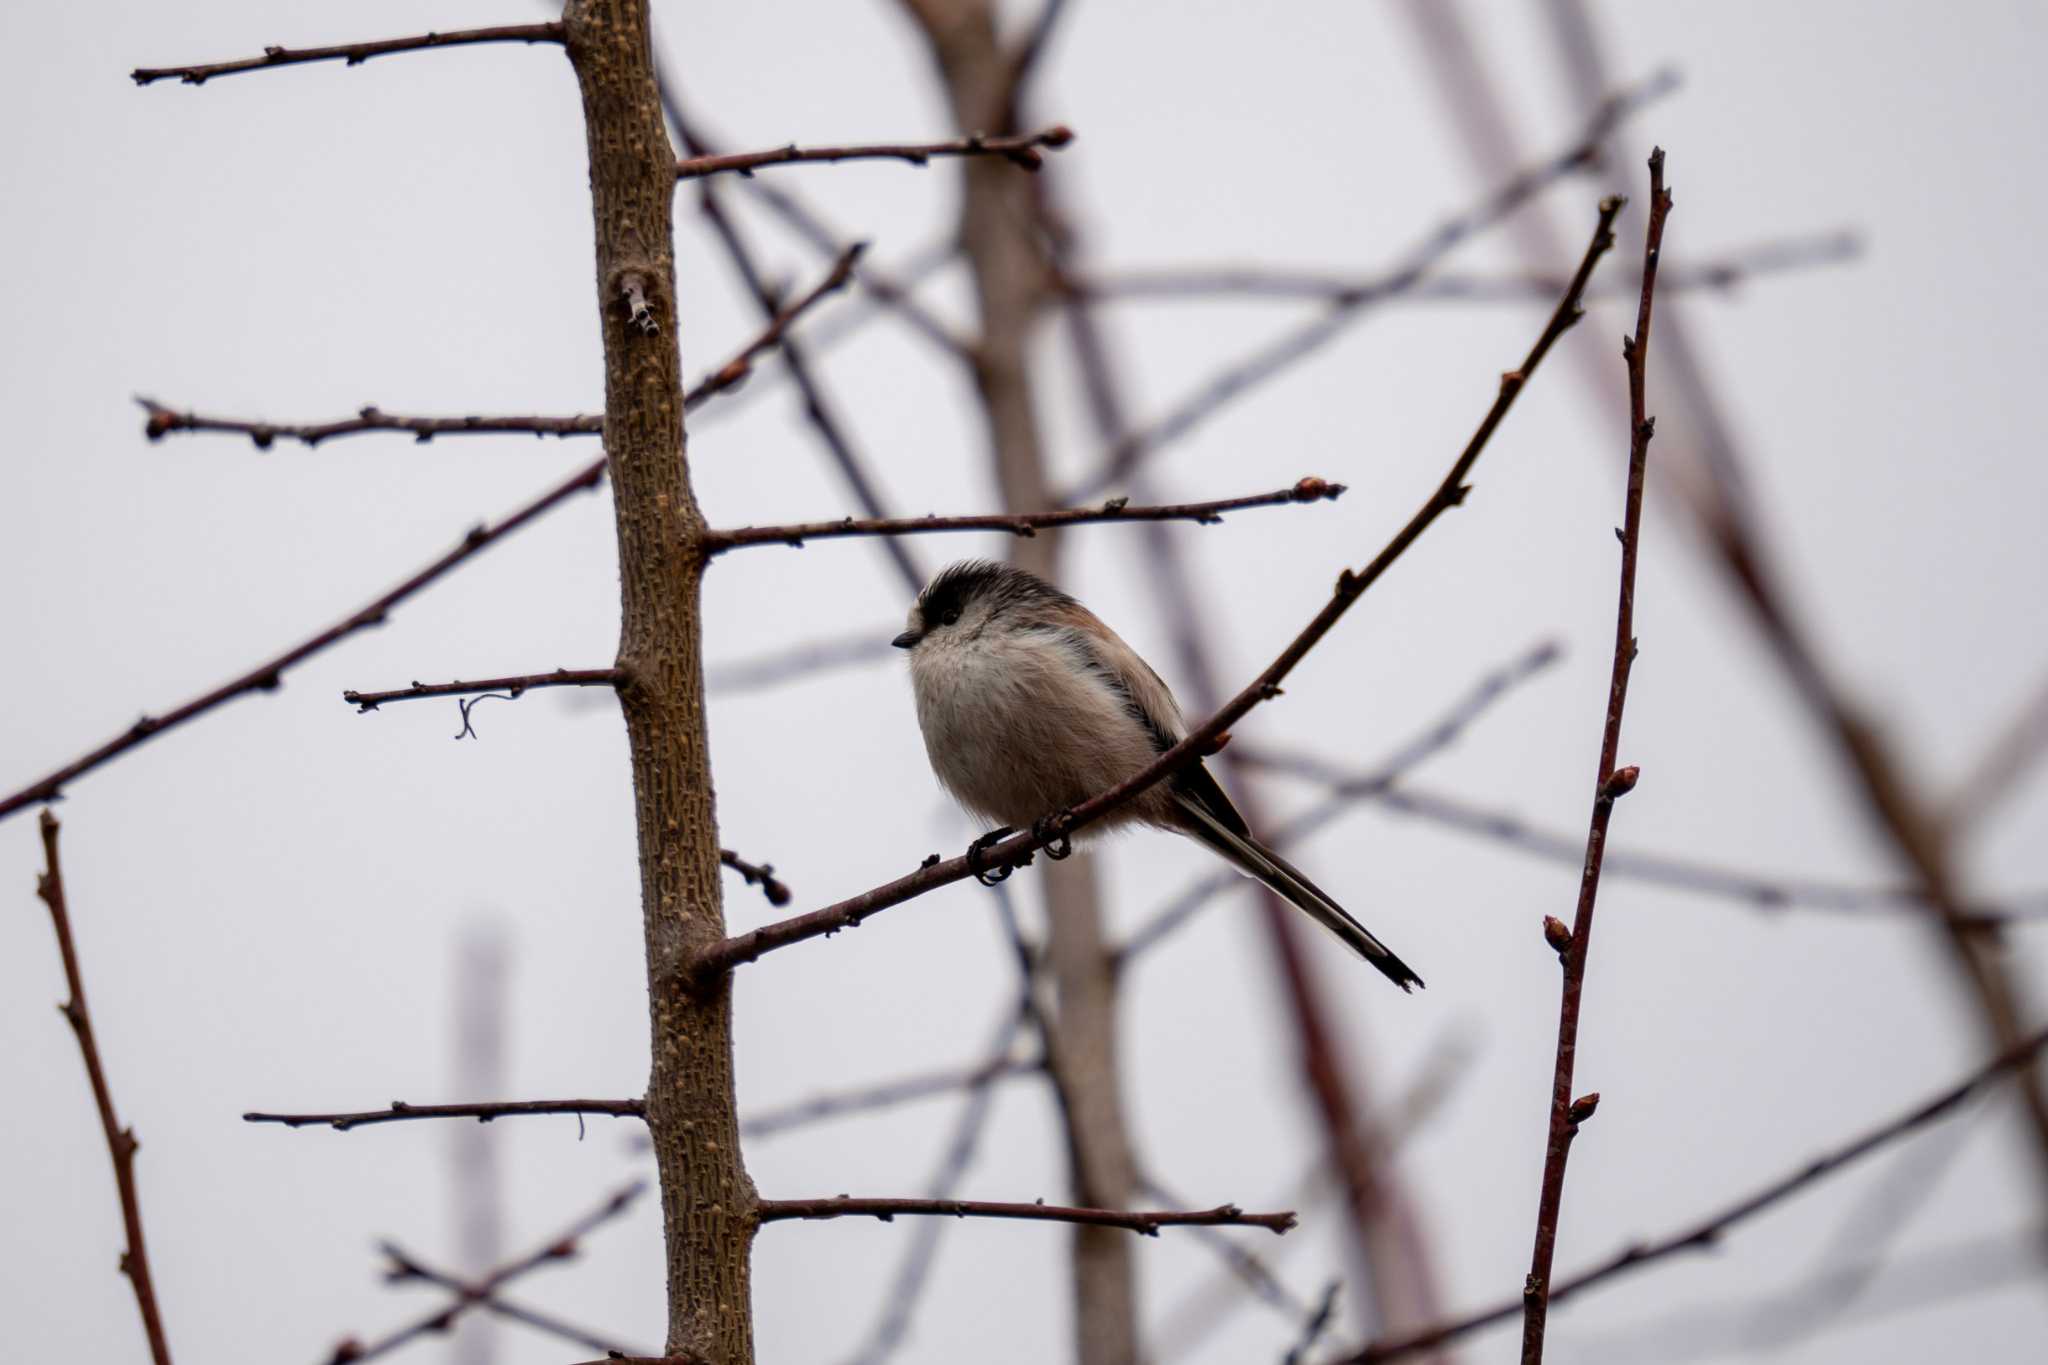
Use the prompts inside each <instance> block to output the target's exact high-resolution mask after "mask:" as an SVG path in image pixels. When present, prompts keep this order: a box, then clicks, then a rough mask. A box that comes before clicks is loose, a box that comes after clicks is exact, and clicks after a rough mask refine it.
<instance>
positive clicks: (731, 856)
mask: <svg viewBox="0 0 2048 1365" xmlns="http://www.w3.org/2000/svg"><path fill="white" fill-rule="evenodd" d="M718 861H719V862H721V863H723V864H725V865H726V866H727V867H729V868H731V869H732V870H733V871H735V872H737V873H739V874H740V879H741V880H742V881H744V882H745V883H746V884H747V885H748V886H758V887H760V888H761V894H762V895H764V896H766V897H767V898H768V903H769V904H770V905H773V906H776V907H777V908H780V907H782V906H785V905H788V904H789V900H790V896H789V887H788V886H787V885H785V884H784V883H783V882H781V881H779V880H777V878H776V876H775V865H774V864H773V863H750V862H748V861H747V860H746V859H745V858H742V857H740V855H739V854H737V853H735V852H733V851H732V850H731V849H729V848H721V849H720V850H718Z"/></svg>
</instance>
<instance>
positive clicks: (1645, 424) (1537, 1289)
mask: <svg viewBox="0 0 2048 1365" xmlns="http://www.w3.org/2000/svg"><path fill="white" fill-rule="evenodd" d="M1670 212H1671V193H1670V191H1668V190H1666V189H1665V188H1664V149H1663V148H1661V147H1659V148H1657V149H1656V150H1654V151H1652V152H1651V153H1650V220H1649V229H1648V231H1647V232H1646V233H1645V234H1644V237H1643V295H1642V302H1641V303H1640V304H1638V305H1637V308H1636V330H1635V335H1634V336H1632V337H1630V338H1629V339H1628V340H1626V341H1624V342H1623V343H1622V348H1621V353H1622V355H1623V356H1624V357H1625V358H1626V360H1627V364H1628V409H1629V460H1628V495H1627V499H1626V503H1625V508H1626V510H1625V512H1624V520H1623V523H1622V530H1621V531H1620V533H1619V534H1620V538H1621V594H1620V605H1619V607H1618V608H1617V610H1616V612H1615V622H1614V671H1613V676H1612V678H1611V679H1610V681H1609V682H1608V686H1607V720H1606V723H1605V725H1604V726H1603V727H1602V729H1601V733H1600V767H1599V770H1598V773H1597V774H1596V776H1595V778H1594V797H1593V817H1592V823H1591V828H1590V829H1589V830H1588V832H1587V834H1586V864H1585V871H1584V872H1583V873H1582V874H1581V875H1580V878H1579V904H1578V909H1577V912H1576V914H1575V915H1574V917H1573V919H1572V927H1571V938H1570V941H1569V943H1566V944H1557V943H1555V942H1553V946H1554V947H1556V948H1557V950H1558V956H1559V957H1560V958H1561V959H1562V960H1563V963H1564V989H1563V992H1562V1000H1561V1003H1560V1004H1559V1006H1558V1015H1557V1063H1556V1071H1555V1074H1554V1076H1553V1078H1552V1081H1551V1088H1550V1132H1549V1135H1548V1138H1547V1140H1546V1143H1545V1148H1544V1157H1543V1187H1542V1195H1541V1197H1540V1199H1539V1201H1538V1204H1537V1211H1536V1245H1535V1250H1534V1252H1533V1253H1532V1254H1531V1257H1530V1264H1529V1279H1528V1283H1527V1286H1526V1288H1524V1290H1523V1291H1522V1298H1523V1306H1524V1312H1523V1320H1522V1365H1541V1362H1542V1360H1543V1330H1544V1326H1545V1324H1546V1322H1547V1321H1548V1318H1549V1312H1550V1266H1551V1261H1552V1258H1553V1256H1554V1255H1555V1253H1556V1251H1557V1219H1558V1214H1559V1212H1560V1211H1561V1210H1562V1208H1563V1204H1564V1174H1565V1163H1566V1159H1567V1158H1568V1157H1569V1156H1570V1154H1571V1147H1572V1139H1573V1138H1575V1137H1577V1136H1578V1132H1579V1125H1580V1124H1581V1123H1582V1122H1584V1121H1585V1120H1586V1119H1588V1118H1591V1117H1592V1115H1593V1109H1594V1106H1596V1105H1597V1104H1598V1103H1599V1102H1600V1097H1599V1095H1598V1094H1589V1095H1585V1096H1581V1097H1578V1098H1574V1097H1573V1095H1572V1072H1573V1064H1574V1062H1575V1061H1576V1059H1577V1056H1578V1047H1579V1003H1580V998H1581V994H1582V992H1583V991H1584V990H1585V984H1586V959H1587V955H1588V952H1589V950H1590V949H1591V947H1592V941H1593V909H1594V900H1595V898H1596V897H1597V896H1598V894H1599V891H1600V866H1601V860H1602V857H1603V856H1604V855H1605V853H1606V851H1607V826H1608V822H1609V821H1610V820H1611V819H1612V817H1613V814H1614V803H1615V800H1616V799H1617V798H1619V797H1621V796H1624V795H1626V794H1627V793H1628V792H1629V791H1630V790H1631V789H1632V788H1633V787H1634V786H1635V784H1636V769H1635V768H1633V767H1628V768H1617V767H1616V766H1615V765H1616V762H1617V761H1618V754H1619V751H1620V748H1621V718H1622V712H1623V710H1624V709H1625V708H1626V707H1627V705H1628V682H1629V674H1630V671H1631V669H1632V668H1633V666H1634V664H1635V659H1636V648H1637V645H1636V635H1635V603H1636V562H1637V558H1638V556H1639V555H1640V554H1641V550H1642V540H1643V481H1644V477H1645V474H1646V473H1647V469H1648V464H1649V456H1650V438H1651V436H1652V434H1653V433H1654V432H1655V430H1656V422H1655V419H1654V418H1652V417H1650V416H1649V415H1648V413H1647V412H1646V410H1645V409H1646V405H1647V403H1648V401H1649V400H1648V371H1649V361H1650V317H1651V304H1652V301H1653V300H1654V298H1655V295H1656V288H1657V261H1658V258H1659V256H1661V255H1662V253H1663V249H1664V222H1665V219H1666V217H1667V216H1668V215H1669V214H1670ZM1554 922H1555V921H1552V923H1554ZM1549 932H1550V931H1549V930H1548V927H1547V926H1546V933H1549ZM1553 939H1554V935H1553Z"/></svg>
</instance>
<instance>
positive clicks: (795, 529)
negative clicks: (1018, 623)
mask: <svg viewBox="0 0 2048 1365" xmlns="http://www.w3.org/2000/svg"><path fill="white" fill-rule="evenodd" d="M1343 494H1344V485H1343V484H1341V483H1326V482H1324V481H1323V480H1321V479H1318V478H1314V477H1309V478H1304V479H1301V480H1300V481H1298V482H1296V483H1294V484H1291V485H1289V486H1288V487H1286V488H1280V489H1275V490H1274V491H1273V492H1271V493H1253V494H1249V495H1247V496H1244V497H1238V498H1219V499H1218V500H1216V501H1214V502H1188V503H1177V504H1173V505H1169V506H1162V507H1132V506H1130V505H1129V500H1128V499H1126V498H1111V499H1110V500H1109V501H1108V502H1105V503H1103V504H1102V505H1101V506H1100V507H1070V508H1065V509H1063V510H1060V511H1057V512H1027V513H1014V514H1013V513H1003V512H992V513H985V514H982V515H976V516H958V517H938V516H927V517H883V518H875V519H871V520H866V521H857V520H855V519H854V518H852V517H846V518H843V519H841V520H839V521H812V522H803V523H800V524H797V525H792V526H744V527H740V528H738V529H737V530H731V531H710V532H707V533H706V534H705V537H704V546H705V551H706V553H708V554H722V553H724V552H725V551H727V550H731V549H736V548H738V547H740V546H743V545H796V546H800V545H802V544H803V543H804V542H805V541H807V540H831V539H838V538H841V537H845V536H904V535H924V534H928V533H931V532H936V531H1008V532H1010V533H1011V534H1012V535H1017V536H1024V537H1026V538H1028V537H1030V536H1033V535H1036V534H1037V533H1038V531H1039V530H1041V529H1043V528H1047V527H1055V526H1080V525H1084V524H1086V523H1089V522H1103V521H1192V522H1196V523H1198V524H1200V525H1203V526H1213V525H1216V524H1218V523H1220V522H1221V521H1222V520H1223V514H1224V513H1225V512H1238V511H1243V510H1245V509H1246V508H1252V507H1281V506H1285V505H1286V504H1288V503H1296V502H1322V501H1324V500H1328V501H1332V502H1334V501H1336V500H1337V499H1338V498H1339V497H1341V496H1343ZM918 586H919V587H922V586H923V584H922V583H920V584H919V585H918Z"/></svg>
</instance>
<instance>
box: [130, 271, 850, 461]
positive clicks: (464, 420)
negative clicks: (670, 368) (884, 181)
mask: <svg viewBox="0 0 2048 1365" xmlns="http://www.w3.org/2000/svg"><path fill="white" fill-rule="evenodd" d="M865 250H867V244H866V243H865V242H855V243H854V244H853V245H852V246H849V247H847V248H846V249H845V250H843V251H842V252H840V254H839V259H838V260H837V261H836V262H835V263H834V264H833V267H832V270H831V271H830V273H828V274H827V275H826V276H825V278H824V279H823V280H821V281H820V282H819V283H818V285H817V286H816V287H815V288H813V289H812V290H811V291H810V292H809V293H807V294H805V295H804V296H803V297H802V298H800V299H798V300H797V301H796V302H795V303H792V304H789V305H788V306H786V307H783V308H780V309H779V310H777V311H775V312H774V313H773V314H772V316H770V318H769V319H768V325H767V326H766V327H764V328H763V329H762V330H761V331H760V332H758V333H756V334H755V336H754V338H753V339H752V340H750V341H749V342H747V344H746V345H745V346H742V347H741V348H740V349H739V351H738V352H737V353H736V354H735V355H734V356H733V357H732V359H730V360H728V361H726V362H725V363H724V364H723V365H721V366H719V367H718V368H717V369H715V370H713V371H712V372H711V373H709V374H707V375H705V376H704V377H703V378H702V379H700V380H698V381H697V383H696V385H695V387H693V388H692V389H691V390H690V391H689V392H688V393H687V394H685V395H684V396H683V404H684V407H683V410H684V411H685V412H695V411H696V410H697V409H698V408H699V407H701V406H702V405H703V404H704V403H705V402H706V401H707V400H709V399H711V398H714V397H716V396H717V395H719V394H721V393H725V392H727V391H728V390H731V389H734V388H737V387H739V386H740V385H741V384H743V383H745V382H746V380H747V378H748V377H749V376H750V375H752V374H753V372H754V362H755V361H757V360H759V359H760V358H761V356H762V355H763V354H765V353H766V352H768V351H772V350H774V349H775V348H776V347H778V346H784V345H787V344H788V340H787V339H788V335H789V329H790V328H791V327H792V326H794V325H795V324H796V321H797V319H799V318H801V317H802V316H804V314H806V313H808V312H809V311H810V310H811V309H812V308H813V307H814V306H815V305H817V304H818V303H819V302H821V301H823V300H824V299H826V298H827V297H829V296H831V295H832V294H835V293H837V292H839V291H840V290H841V289H844V288H845V287H846V284H847V281H848V280H850V279H852V278H853V267H854V263H855V262H856V261H858V260H859V259H860V255H861V253H862V252H863V251H865ZM135 401H136V402H137V403H140V404H141V405H142V408H143V411H145V412H147V413H148V414H149V420H148V421H147V422H145V423H144V424H143V428H142V431H143V434H144V435H145V436H147V437H149V439H150V440H152V441H160V440H162V439H163V438H164V437H165V436H167V435H169V434H171V433H173V432H181V431H214V432H228V433H230V434H233V435H238V436H247V437H248V438H249V440H250V441H251V442H252V443H253V444H254V445H255V446H256V448H257V449H258V450H268V449H269V448H270V447H271V445H272V444H273V443H274V442H276V441H278V440H279V439H283V440H287V441H302V442H304V443H305V444H306V445H308V446H318V445H319V444H320V443H321V442H322V441H325V440H327V439H329V438H330V437H335V436H355V435H360V434H362V433H365V432H408V433H410V434H411V435H412V437H413V438H414V440H416V441H417V442H419V443H420V444H422V445H424V444H426V443H427V442H429V441H431V440H433V439H434V438H435V437H436V436H461V435H504V434H506V433H525V434H531V435H534V436H562V437H567V436H601V435H603V434H604V417H603V416H602V415H601V414H583V415H580V416H575V417H479V416H470V417H401V416H398V415H395V414H393V413H388V412H385V411H383V410H382V409H380V408H377V407H375V406H371V407H365V408H362V409H361V410H360V411H358V412H357V414H356V415H355V416H354V417H348V418H343V419H341V420H339V421H334V422H312V423H299V424H292V423H285V422H259V421H254V420H250V419H247V418H241V417H202V416H200V415H199V414H198V413H193V412H179V411H177V410H176V409H174V408H168V407H165V406H164V405H163V404H161V403H159V402H157V401H156V400H155V399H153V398H142V397H138V398H137V399H136V400H135Z"/></svg>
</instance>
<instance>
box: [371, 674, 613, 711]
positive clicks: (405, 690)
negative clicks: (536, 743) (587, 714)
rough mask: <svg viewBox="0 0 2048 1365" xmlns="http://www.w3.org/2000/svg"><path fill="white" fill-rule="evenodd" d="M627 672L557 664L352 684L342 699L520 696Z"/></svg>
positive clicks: (606, 683)
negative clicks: (543, 669) (375, 688)
mask: <svg viewBox="0 0 2048 1365" xmlns="http://www.w3.org/2000/svg"><path fill="white" fill-rule="evenodd" d="M625 680H626V675H625V674H624V673H622V672H620V671H619V670H618V669H616V668H558V669H556V670H555V671H554V672H552V673H523V674H520V675H518V676H516V677H510V678H479V679H478V680H477V681H475V682H461V681H456V682H445V683H423V682H415V683H413V685H412V686H411V687H401V688H397V689H395V690H393V691H390V692H357V691H355V690H354V689H353V688H351V689H349V690H348V691H345V692H343V693H342V694H341V699H342V700H343V701H345V702H347V703H348V704H349V705H350V706H353V707H355V708H356V709H357V711H358V712H359V713H362V712H369V711H374V710H376V709H377V708H378V707H380V706H382V705H384V703H386V702H391V701H418V700H420V699H422V698H426V697H455V696H461V695H463V694H465V693H469V692H503V693H505V694H506V695H507V696H510V697H519V696H522V695H524V694H525V693H527V692H529V691H531V690H532V689H534V688H537V687H619V686H623V685H624V683H625Z"/></svg>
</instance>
